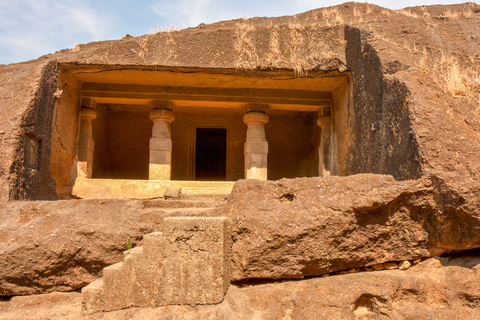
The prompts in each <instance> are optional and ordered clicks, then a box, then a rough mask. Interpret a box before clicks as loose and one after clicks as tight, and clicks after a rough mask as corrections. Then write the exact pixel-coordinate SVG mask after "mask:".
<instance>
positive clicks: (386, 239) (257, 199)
mask: <svg viewBox="0 0 480 320" xmlns="http://www.w3.org/2000/svg"><path fill="white" fill-rule="evenodd" d="M444 196H445V195H443V194H441V191H440V190H438V188H437V186H436V185H435V184H434V183H433V182H432V180H431V179H420V180H413V181H395V180H394V179H393V178H392V177H391V176H379V175H356V176H348V177H329V178H324V179H322V178H309V179H304V178H299V179H283V180H279V181H269V182H260V181H248V180H244V181H240V182H238V183H237V184H236V185H235V187H234V189H233V192H232V195H231V196H230V198H229V201H228V206H227V210H228V215H229V216H230V218H231V219H232V233H233V234H232V240H233V246H232V280H234V281H235V280H245V279H251V278H263V279H281V278H301V277H305V276H311V275H320V274H324V273H329V272H332V271H338V270H347V269H350V268H357V267H364V266H372V265H375V264H378V263H383V262H388V261H403V260H412V259H416V258H420V257H428V256H431V255H439V254H440V253H442V252H445V251H449V250H462V249H466V248H472V247H475V246H477V244H478V243H479V241H480V239H479V236H478V234H477V235H475V230H476V229H477V228H478V227H479V226H480V220H478V219H476V218H474V216H473V213H472V216H470V218H469V219H468V220H465V219H467V216H466V215H465V214H464V213H459V212H456V211H454V210H451V211H447V210H445V207H447V206H449V205H452V204H449V203H448V199H444V198H443V197H444ZM459 224H460V225H461V227H459ZM445 235H448V236H445Z"/></svg>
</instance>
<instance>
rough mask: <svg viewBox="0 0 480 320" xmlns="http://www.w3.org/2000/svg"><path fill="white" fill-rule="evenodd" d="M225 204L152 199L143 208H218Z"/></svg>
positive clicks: (144, 202)
mask: <svg viewBox="0 0 480 320" xmlns="http://www.w3.org/2000/svg"><path fill="white" fill-rule="evenodd" d="M222 205H224V203H222V202H219V201H216V200H213V201H212V200H208V199H203V200H163V199H152V200H144V201H143V208H144V209H145V208H160V209H176V208H206V209H207V208H217V207H219V206H222Z"/></svg>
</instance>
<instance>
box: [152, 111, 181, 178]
mask: <svg viewBox="0 0 480 320" xmlns="http://www.w3.org/2000/svg"><path fill="white" fill-rule="evenodd" d="M150 119H151V120H152V121H153V130H152V138H151V139H150V165H149V179H150V180H170V179H171V172H172V129H171V126H170V124H171V123H172V121H173V120H175V114H174V113H173V112H172V111H171V110H170V109H153V110H152V112H150Z"/></svg>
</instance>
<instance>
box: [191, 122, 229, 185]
mask: <svg viewBox="0 0 480 320" xmlns="http://www.w3.org/2000/svg"><path fill="white" fill-rule="evenodd" d="M226 168H227V129H223V128H196V133H195V180H201V181H222V180H226Z"/></svg>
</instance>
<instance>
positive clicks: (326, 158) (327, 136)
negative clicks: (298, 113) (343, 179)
mask: <svg viewBox="0 0 480 320" xmlns="http://www.w3.org/2000/svg"><path fill="white" fill-rule="evenodd" d="M317 125H318V126H319V127H320V128H321V129H322V132H321V135H320V146H319V147H318V175H319V176H320V177H329V176H330V174H331V170H332V164H331V162H332V160H331V154H330V144H331V143H330V140H331V131H332V116H331V115H330V113H328V114H327V115H322V114H320V113H319V117H318V119H317Z"/></svg>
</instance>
